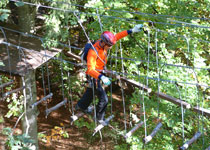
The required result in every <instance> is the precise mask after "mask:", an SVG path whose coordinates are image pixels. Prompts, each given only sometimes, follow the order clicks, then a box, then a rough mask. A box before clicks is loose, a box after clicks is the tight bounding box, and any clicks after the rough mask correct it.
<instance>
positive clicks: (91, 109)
mask: <svg viewBox="0 0 210 150" xmlns="http://www.w3.org/2000/svg"><path fill="white" fill-rule="evenodd" d="M93 108H94V107H93V106H92V105H91V106H89V108H88V110H90V112H92V111H93ZM84 115H85V113H84V112H82V111H80V112H78V113H76V114H75V115H73V116H71V117H70V121H71V124H73V122H74V121H76V120H78V119H79V118H80V117H82V116H84Z"/></svg>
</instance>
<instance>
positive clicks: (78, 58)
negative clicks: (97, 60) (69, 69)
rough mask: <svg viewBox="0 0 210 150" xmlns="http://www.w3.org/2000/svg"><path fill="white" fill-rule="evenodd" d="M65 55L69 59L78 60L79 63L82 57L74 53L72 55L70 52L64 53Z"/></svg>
mask: <svg viewBox="0 0 210 150" xmlns="http://www.w3.org/2000/svg"><path fill="white" fill-rule="evenodd" d="M64 54H65V55H66V56H68V57H71V58H74V59H76V60H78V61H81V57H80V56H78V55H75V54H74V53H71V52H69V51H68V52H64Z"/></svg>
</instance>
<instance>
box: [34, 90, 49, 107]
mask: <svg viewBox="0 0 210 150" xmlns="http://www.w3.org/2000/svg"><path fill="white" fill-rule="evenodd" d="M52 96H53V93H50V94H48V95H47V96H45V97H43V98H42V99H40V100H39V101H38V102H35V103H34V104H32V105H31V106H30V107H31V108H32V109H33V108H35V106H37V105H39V104H40V103H41V102H43V101H46V100H47V99H49V98H51V97H52Z"/></svg>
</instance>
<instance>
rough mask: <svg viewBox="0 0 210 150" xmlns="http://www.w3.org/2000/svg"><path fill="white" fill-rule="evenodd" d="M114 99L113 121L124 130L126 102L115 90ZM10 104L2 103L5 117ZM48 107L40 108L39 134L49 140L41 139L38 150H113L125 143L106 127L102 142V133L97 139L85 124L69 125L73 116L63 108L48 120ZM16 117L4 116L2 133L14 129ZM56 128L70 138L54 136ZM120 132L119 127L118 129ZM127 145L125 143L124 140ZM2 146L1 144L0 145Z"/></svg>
mask: <svg viewBox="0 0 210 150" xmlns="http://www.w3.org/2000/svg"><path fill="white" fill-rule="evenodd" d="M41 84H42V83H41V82H38V81H37V95H38V97H37V100H38V99H40V98H41V97H43V94H42V93H43V88H42V86H41ZM52 90H53V91H52V93H54V95H56V94H55V93H56V92H57V91H59V89H58V87H57V88H53V89H52ZM60 96H61V95H57V96H53V98H52V100H51V102H50V103H49V104H48V108H50V107H52V106H54V105H56V104H57V103H59V102H60V101H61V100H60V98H56V97H60ZM112 98H113V111H116V112H113V113H114V114H115V113H117V114H115V116H116V117H115V119H114V120H113V121H117V122H118V123H119V124H121V125H122V126H121V129H122V130H123V124H124V123H123V109H122V108H123V103H122V100H121V91H120V89H118V90H117V91H115V92H114V93H113V95H112ZM75 104H76V101H75V102H74V105H75ZM7 105H8V103H7V102H5V101H1V103H0V110H1V114H2V115H3V116H5V115H6V113H7V112H8V108H7ZM45 109H46V108H45V105H44V104H41V105H40V106H39V107H38V110H39V115H38V118H37V121H38V132H39V133H43V134H44V135H45V136H46V137H48V140H46V137H45V140H43V138H42V139H41V138H39V148H40V150H64V149H66V150H95V149H97V150H98V149H101V150H112V149H114V146H115V145H116V144H117V145H118V144H120V143H121V142H123V141H124V140H123V138H118V139H117V140H116V139H115V138H114V136H115V137H116V135H115V134H116V132H114V131H113V133H112V135H111V134H110V128H109V127H105V128H104V129H102V139H101V138H100V136H99V133H97V134H96V135H95V136H92V134H93V131H92V130H91V129H88V128H87V127H86V125H84V126H82V127H78V126H76V125H74V124H73V125H71V123H70V116H71V113H70V111H69V109H68V108H67V107H66V108H65V107H63V106H62V107H61V108H59V109H58V110H56V111H54V112H52V113H50V115H48V117H47V118H46V117H45ZM17 119H18V118H17V117H13V118H6V117H4V123H3V124H0V130H1V127H10V128H13V127H14V125H15V123H16V121H17ZM83 119H84V120H85V121H86V122H87V123H90V122H91V121H93V120H92V119H90V117H88V116H87V115H85V116H84V117H83ZM56 127H58V128H62V130H63V131H65V132H67V133H68V135H69V137H68V138H64V137H62V136H59V133H57V135H56V133H53V132H57V131H56ZM119 129H120V128H119ZM106 131H109V134H106ZM15 133H16V134H21V123H20V122H19V124H18V125H17V128H16V129H15ZM0 140H1V141H5V140H6V137H5V136H3V135H2V134H0ZM124 142H125V141H124ZM0 145H1V144H0Z"/></svg>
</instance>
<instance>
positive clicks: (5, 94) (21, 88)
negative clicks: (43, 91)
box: [1, 86, 25, 100]
mask: <svg viewBox="0 0 210 150" xmlns="http://www.w3.org/2000/svg"><path fill="white" fill-rule="evenodd" d="M24 88H25V86H22V87H20V88H17V89H14V90H12V91H9V92H6V93H4V94H3V95H2V98H1V100H4V99H5V98H6V97H7V96H9V95H11V94H12V93H16V92H19V91H21V90H23V89H24Z"/></svg>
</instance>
